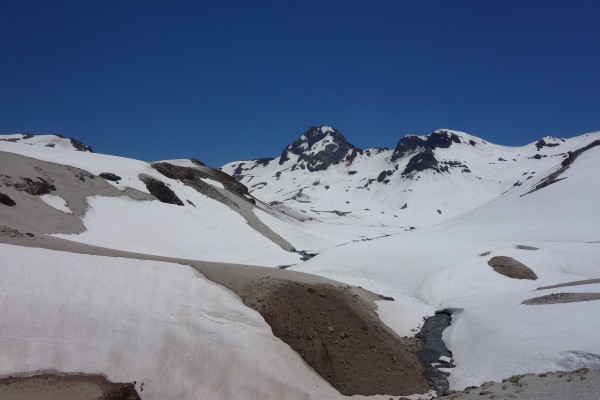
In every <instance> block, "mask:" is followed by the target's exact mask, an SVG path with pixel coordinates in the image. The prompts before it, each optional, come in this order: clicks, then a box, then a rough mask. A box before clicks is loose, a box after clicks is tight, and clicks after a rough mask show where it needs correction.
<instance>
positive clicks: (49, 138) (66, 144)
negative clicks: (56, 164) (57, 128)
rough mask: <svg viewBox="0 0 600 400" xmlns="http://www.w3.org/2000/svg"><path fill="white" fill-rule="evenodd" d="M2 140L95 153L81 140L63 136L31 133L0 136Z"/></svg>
mask: <svg viewBox="0 0 600 400" xmlns="http://www.w3.org/2000/svg"><path fill="white" fill-rule="evenodd" d="M0 140H2V141H6V142H13V143H23V144H30V145H34V146H44V147H51V148H54V147H56V148H59V149H63V150H66V149H69V150H76V151H87V152H90V153H93V152H94V150H92V147H91V146H88V145H87V144H85V143H82V142H80V141H79V140H76V139H73V138H68V137H64V136H61V135H32V134H29V133H17V134H14V135H0Z"/></svg>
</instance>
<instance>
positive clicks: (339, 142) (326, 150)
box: [279, 126, 362, 172]
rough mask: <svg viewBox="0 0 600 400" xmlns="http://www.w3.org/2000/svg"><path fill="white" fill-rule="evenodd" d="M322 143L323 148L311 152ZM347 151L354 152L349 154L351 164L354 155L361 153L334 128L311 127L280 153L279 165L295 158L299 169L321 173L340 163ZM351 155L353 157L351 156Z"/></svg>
mask: <svg viewBox="0 0 600 400" xmlns="http://www.w3.org/2000/svg"><path fill="white" fill-rule="evenodd" d="M321 141H323V146H322V148H320V149H319V150H318V151H311V148H312V147H313V146H314V145H315V144H316V143H318V142H321ZM349 150H355V151H353V152H352V154H350V159H349V160H347V161H349V162H352V160H353V159H354V157H356V154H358V153H360V152H362V150H361V149H359V148H357V147H355V146H354V145H352V144H350V143H349V142H348V141H347V140H346V138H345V137H344V135H342V133H341V132H340V131H338V130H337V129H335V128H329V127H326V126H320V127H311V128H310V129H309V130H308V131H306V132H305V133H304V134H303V135H302V136H301V137H299V138H298V139H296V140H295V141H294V142H293V143H292V144H290V145H289V146H287V147H286V148H285V149H284V150H283V152H282V153H281V158H280V159H279V164H280V165H281V164H283V163H284V162H286V161H288V160H290V159H292V157H294V156H297V165H298V166H299V168H302V169H304V168H303V167H305V168H306V169H308V170H309V171H311V172H313V171H322V170H325V169H327V168H328V167H329V166H330V165H332V164H338V163H340V162H342V161H343V160H344V159H345V158H346V156H347V155H348V151H349ZM352 155H353V156H352Z"/></svg>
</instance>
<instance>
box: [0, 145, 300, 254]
mask: <svg viewBox="0 0 600 400" xmlns="http://www.w3.org/2000/svg"><path fill="white" fill-rule="evenodd" d="M0 152H7V153H13V154H18V155H22V156H25V157H29V158H31V159H34V160H42V161H46V162H50V163H55V164H60V165H67V166H72V167H76V168H79V169H82V170H85V171H87V172H89V173H91V174H93V175H95V176H96V179H101V178H99V177H97V176H98V175H100V174H101V173H105V172H110V173H114V174H116V175H118V176H119V177H120V178H121V179H119V180H118V181H110V180H107V181H106V182H107V183H108V184H110V185H112V186H113V187H115V188H117V189H118V190H119V191H120V192H121V193H123V196H120V197H115V196H114V195H111V196H110V197H109V196H89V197H88V198H87V206H88V209H87V211H86V212H85V215H83V216H82V222H83V224H84V225H85V229H86V230H85V231H84V232H83V233H80V234H76V235H75V234H73V235H67V234H57V236H60V237H63V238H67V239H69V240H73V241H78V242H82V243H87V244H94V245H99V246H104V247H110V248H115V249H121V250H128V251H135V252H140V253H146V254H154V255H164V256H172V257H179V258H192V259H198V260H206V261H225V262H235V263H244V264H256V265H268V266H277V265H289V264H293V263H296V262H298V261H299V259H300V257H299V256H298V255H297V254H296V253H293V252H289V251H286V250H284V249H283V248H282V247H280V246H279V245H278V244H276V243H275V242H274V241H273V240H271V239H270V238H269V237H267V236H265V235H264V234H263V233H264V232H262V233H261V232H259V231H257V229H255V228H254V227H253V226H251V225H250V224H249V223H248V221H247V219H246V218H244V217H243V216H242V214H241V213H240V212H238V211H237V209H236V207H235V206H228V205H226V204H225V203H223V202H220V201H217V200H215V199H214V198H211V197H210V196H208V195H205V194H203V193H200V192H198V191H197V190H195V189H193V188H191V187H190V186H187V185H185V184H184V183H182V182H181V181H179V180H176V179H170V178H168V177H166V176H164V175H162V174H161V173H159V172H158V171H157V170H156V169H154V168H152V166H151V165H150V164H149V163H146V162H143V161H138V160H132V159H127V158H122V157H115V156H109V155H103V154H96V153H89V152H79V151H72V150H71V149H62V148H59V147H55V148H47V147H45V146H33V145H31V146H29V145H25V144H22V143H14V142H8V141H0ZM32 163H34V161H32ZM216 172H218V171H216ZM61 173H62V172H61ZM3 174H7V175H11V171H9V170H6V171H3ZM14 175H15V177H14V178H18V176H19V175H18V172H15V174H14ZM51 175H52V174H51V173H50V179H51V178H52V177H51ZM140 175H147V176H150V177H152V178H154V179H156V180H159V181H161V182H164V183H165V184H166V185H168V187H169V188H170V189H171V190H173V192H174V193H175V194H176V195H177V196H178V197H179V198H180V199H181V200H182V202H183V203H184V205H183V206H177V205H174V204H166V203H162V202H159V201H137V200H133V199H131V198H130V197H128V196H127V195H126V194H127V193H128V191H129V190H132V189H133V190H135V191H138V192H141V193H146V194H149V191H148V189H147V188H146V185H145V184H144V182H142V181H141V180H140ZM55 178H56V177H55ZM215 182H216V181H215ZM216 183H218V182H216ZM215 185H216V184H215ZM65 190H74V189H73V188H72V187H70V188H68V189H65ZM215 190H221V191H222V192H226V191H225V190H224V189H221V188H218V187H215ZM225 194H228V193H225ZM52 195H54V196H60V195H61V193H52ZM81 195H82V196H85V193H83V194H81ZM30 197H31V198H34V196H30ZM63 197H65V198H67V196H63ZM51 199H52V198H51ZM53 199H54V200H50V204H51V205H52V206H53V207H57V206H58V207H59V209H61V208H60V206H59V205H58V204H57V202H56V198H53ZM43 200H44V201H46V202H47V201H48V197H45V198H44V199H43ZM188 201H189V202H188ZM192 203H193V204H192ZM65 207H67V208H68V207H69V204H66V205H65ZM237 208H239V207H237ZM252 208H253V207H252V206H251V204H250V203H248V212H249V213H252V212H253V211H252ZM65 210H66V209H64V208H63V209H61V211H65ZM0 211H2V212H8V211H11V210H9V209H2V210H0ZM42 222H43V221H39V223H40V227H41V226H42V225H43V223H42ZM44 233H48V232H44Z"/></svg>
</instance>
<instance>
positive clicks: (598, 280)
mask: <svg viewBox="0 0 600 400" xmlns="http://www.w3.org/2000/svg"><path fill="white" fill-rule="evenodd" d="M595 283H600V278H596V279H584V280H581V281H571V282H564V283H559V284H557V285H551V286H541V287H539V288H537V289H536V290H545V289H555V288H561V287H567V286H580V285H593V284H595Z"/></svg>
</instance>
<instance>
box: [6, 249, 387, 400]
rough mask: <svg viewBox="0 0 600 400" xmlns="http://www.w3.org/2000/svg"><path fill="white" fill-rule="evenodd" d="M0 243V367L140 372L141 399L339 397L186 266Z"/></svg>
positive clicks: (121, 375) (122, 374) (118, 374)
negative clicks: (0, 273) (0, 260)
mask: <svg viewBox="0 0 600 400" xmlns="http://www.w3.org/2000/svg"><path fill="white" fill-rule="evenodd" d="M0 252H1V254H2V280H1V281H0V300H1V301H0V314H1V315H2V319H1V321H0V327H1V329H0V352H1V353H2V362H1V363H0V375H7V374H10V373H15V372H23V371H36V370H44V369H53V370H58V371H62V372H83V373H101V374H106V375H107V377H108V378H109V379H111V380H114V381H119V382H123V381H125V382H133V381H137V382H138V389H139V383H142V382H143V384H144V386H143V389H144V390H143V391H142V392H140V394H141V396H142V398H143V399H144V400H152V399H157V400H158V399H193V398H199V397H198V396H200V398H208V399H231V398H253V399H281V398H286V399H308V398H321V399H336V398H341V397H342V396H340V395H339V393H338V392H337V391H336V390H334V389H333V388H332V387H331V386H330V385H329V384H328V383H327V382H325V381H324V380H322V379H321V378H320V377H319V376H318V375H316V374H315V373H314V372H313V371H312V370H310V369H309V368H308V367H307V366H306V364H305V363H304V362H303V361H302V359H301V358H300V357H299V356H298V355H297V354H296V353H294V352H293V350H291V349H290V348H289V347H288V346H287V345H285V344H284V343H283V342H281V341H280V340H279V339H277V338H275V337H274V336H273V334H272V333H271V328H270V327H269V326H268V325H267V324H266V323H265V321H264V320H263V319H262V317H261V316H260V315H259V314H258V313H257V312H255V311H253V310H251V309H250V308H247V307H245V306H244V305H243V304H242V302H241V301H240V300H239V298H238V297H237V296H235V295H234V294H232V293H231V292H229V291H228V290H226V289H224V288H223V287H221V286H219V285H216V284H214V283H212V282H210V281H208V280H206V279H205V278H204V277H203V276H201V275H200V274H199V273H197V272H196V271H195V270H193V269H192V268H191V267H187V266H183V265H178V264H169V263H161V262H153V261H141V260H131V259H123V258H114V257H99V256H88V255H80V254H72V253H67V252H58V251H50V250H43V249H34V248H26V249H24V248H22V247H19V246H11V245H4V244H0ZM32 277H35V279H32ZM380 398H383V397H380Z"/></svg>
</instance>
